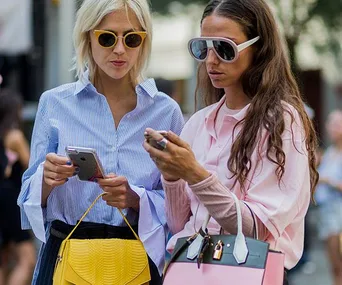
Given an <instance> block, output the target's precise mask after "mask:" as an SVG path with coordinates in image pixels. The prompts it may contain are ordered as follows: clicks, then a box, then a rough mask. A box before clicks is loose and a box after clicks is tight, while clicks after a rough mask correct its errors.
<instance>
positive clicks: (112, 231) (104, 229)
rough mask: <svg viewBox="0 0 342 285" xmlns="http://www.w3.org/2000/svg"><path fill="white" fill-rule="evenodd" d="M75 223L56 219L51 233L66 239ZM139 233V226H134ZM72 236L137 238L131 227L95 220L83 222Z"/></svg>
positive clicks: (79, 237)
mask: <svg viewBox="0 0 342 285" xmlns="http://www.w3.org/2000/svg"><path fill="white" fill-rule="evenodd" d="M74 227H75V226H74V225H68V224H66V223H64V222H62V221H59V220H55V221H53V222H52V223H51V228H50V234H51V235H52V236H54V237H57V238H59V239H65V238H66V237H67V236H68V234H69V233H70V232H71V231H72V229H73V228H74ZM132 228H133V229H134V231H135V232H136V233H137V234H138V226H132ZM71 238H76V239H100V238H121V239H135V236H134V234H133V232H132V231H131V229H130V228H128V227H118V226H111V225H107V224H99V223H93V222H81V223H80V225H79V226H78V227H77V229H76V230H75V231H74V233H73V234H72V235H71Z"/></svg>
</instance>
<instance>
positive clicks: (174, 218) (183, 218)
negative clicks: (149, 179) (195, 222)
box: [162, 177, 191, 234]
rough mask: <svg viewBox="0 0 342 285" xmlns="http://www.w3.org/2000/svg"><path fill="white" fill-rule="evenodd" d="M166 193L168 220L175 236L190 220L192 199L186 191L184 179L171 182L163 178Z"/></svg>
mask: <svg viewBox="0 0 342 285" xmlns="http://www.w3.org/2000/svg"><path fill="white" fill-rule="evenodd" d="M162 183H163V188H164V191H165V211H166V220H167V224H168V226H169V228H170V231H171V232H172V233H173V234H175V233H178V232H180V231H181V230H183V228H184V226H185V224H186V222H187V221H188V220H189V218H190V213H191V212H190V198H189V196H188V194H187V192H186V190H185V185H186V182H185V181H184V180H182V179H180V180H177V181H174V182H169V181H166V180H165V179H164V178H163V177H162Z"/></svg>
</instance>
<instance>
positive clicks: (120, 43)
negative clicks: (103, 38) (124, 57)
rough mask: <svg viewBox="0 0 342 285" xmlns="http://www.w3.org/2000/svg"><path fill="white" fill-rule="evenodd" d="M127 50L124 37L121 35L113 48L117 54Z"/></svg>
mask: <svg viewBox="0 0 342 285" xmlns="http://www.w3.org/2000/svg"><path fill="white" fill-rule="evenodd" d="M125 51H126V48H125V45H124V39H123V38H122V37H119V38H118V41H117V43H116V45H115V46H114V48H113V52H114V53H117V54H123V53H125Z"/></svg>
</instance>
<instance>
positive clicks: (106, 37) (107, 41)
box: [99, 33, 115, 47]
mask: <svg viewBox="0 0 342 285" xmlns="http://www.w3.org/2000/svg"><path fill="white" fill-rule="evenodd" d="M99 43H100V45H101V46H103V47H111V46H113V45H114V43H115V37H114V35H112V34H109V33H108V34H107V33H104V34H101V35H100V36H99Z"/></svg>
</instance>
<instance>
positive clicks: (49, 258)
mask: <svg viewBox="0 0 342 285" xmlns="http://www.w3.org/2000/svg"><path fill="white" fill-rule="evenodd" d="M133 228H134V230H135V231H136V232H138V229H137V227H133ZM72 229H73V226H71V225H67V224H65V223H63V222H61V221H53V222H52V225H51V230H50V237H49V239H48V241H47V243H46V244H45V246H44V250H43V253H42V259H41V262H40V268H39V273H38V277H37V280H36V283H35V284H36V285H52V278H53V272H54V269H55V264H56V259H57V254H58V251H59V247H60V245H61V243H62V241H63V240H64V239H65V237H66V236H67V234H68V233H70V231H71V230H72ZM71 237H72V238H77V239H94V238H122V239H135V237H134V235H133V233H132V232H131V230H130V229H129V228H127V227H115V226H109V225H105V224H97V223H90V222H82V223H81V224H80V225H79V227H78V228H77V229H76V231H75V232H74V233H73V235H72V236H71ZM148 261H149V266H150V273H151V281H150V285H161V284H162V278H161V277H160V275H159V272H158V269H157V266H156V265H155V264H154V263H153V261H152V260H151V259H150V258H149V257H148Z"/></svg>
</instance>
